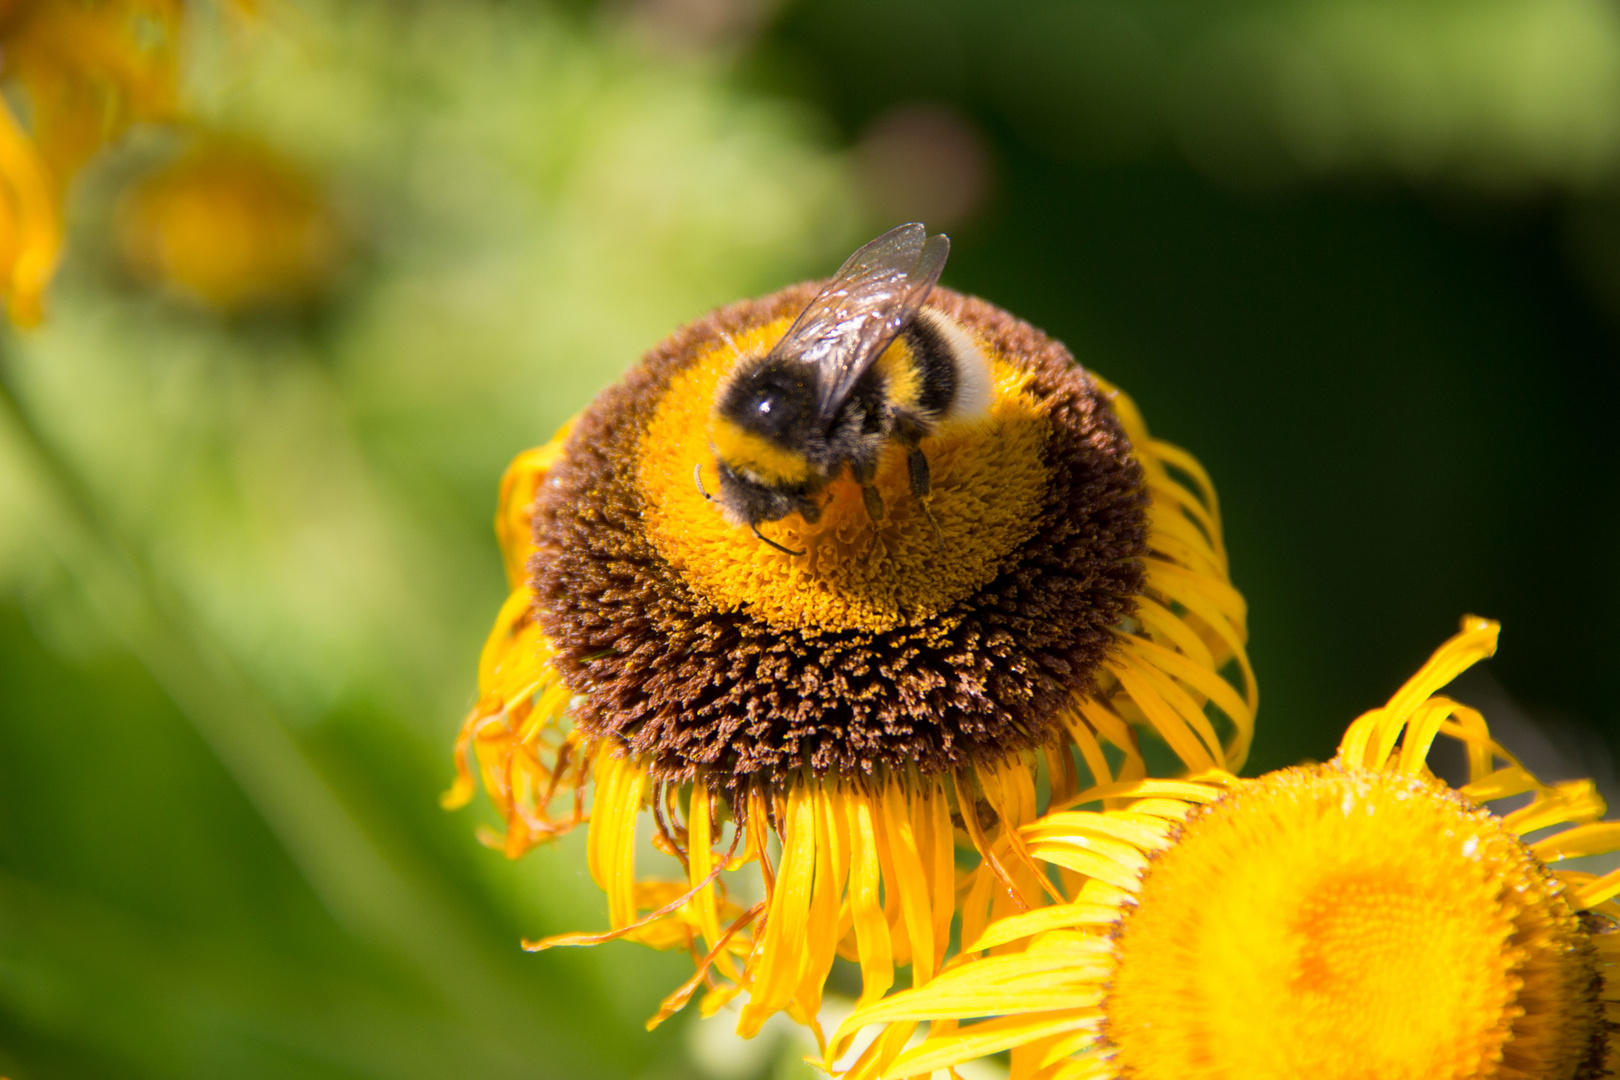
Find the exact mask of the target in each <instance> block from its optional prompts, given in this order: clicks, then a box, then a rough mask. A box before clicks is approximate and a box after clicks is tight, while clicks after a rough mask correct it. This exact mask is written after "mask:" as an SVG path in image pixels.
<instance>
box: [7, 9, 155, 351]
mask: <svg viewBox="0 0 1620 1080" xmlns="http://www.w3.org/2000/svg"><path fill="white" fill-rule="evenodd" d="M183 15H184V5H183V3H182V0H90V2H78V0H9V2H6V3H4V4H0V50H3V54H4V59H3V62H0V74H4V75H5V76H6V77H8V78H10V79H13V80H15V81H16V83H18V84H20V86H21V87H22V89H23V91H24V93H25V95H26V97H27V102H28V107H29V108H28V111H29V115H30V123H29V125H28V127H27V128H26V129H25V128H24V126H23V125H22V124H20V123H19V122H18V120H17V118H16V117H15V116H14V115H13V113H12V111H11V109H10V107H9V106H8V105H6V104H5V103H4V102H0V295H3V296H4V297H5V298H6V299H7V301H8V303H9V304H10V309H11V317H12V318H13V319H14V320H16V321H17V322H19V323H24V324H28V323H33V322H37V321H38V320H39V318H40V314H41V300H42V296H43V294H44V291H45V286H46V285H47V284H48V283H49V282H50V279H51V275H52V274H54V273H55V271H56V264H57V262H58V260H59V259H60V257H61V250H62V232H63V229H62V200H63V195H64V193H65V191H66V189H67V186H68V183H69V182H70V181H71V180H72V179H73V177H74V176H75V175H76V174H77V173H78V171H79V169H80V168H81V167H82V166H83V165H84V163H85V162H86V161H87V160H88V159H89V158H90V156H91V155H92V154H93V153H95V151H96V150H97V149H99V148H100V147H101V146H103V145H105V144H106V143H107V142H109V141H110V140H112V139H114V138H116V137H117V136H118V135H119V134H121V133H122V132H123V131H124V129H125V128H126V127H128V126H129V125H130V124H131V123H134V122H136V121H141V120H168V119H173V118H174V116H175V114H176V82H177V70H178V64H177V56H178V45H179V36H180V30H181V22H182V17H183Z"/></svg>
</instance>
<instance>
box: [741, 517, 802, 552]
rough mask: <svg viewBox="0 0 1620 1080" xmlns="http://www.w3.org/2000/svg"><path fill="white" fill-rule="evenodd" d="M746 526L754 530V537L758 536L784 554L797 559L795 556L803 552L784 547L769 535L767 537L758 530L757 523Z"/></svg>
mask: <svg viewBox="0 0 1620 1080" xmlns="http://www.w3.org/2000/svg"><path fill="white" fill-rule="evenodd" d="M748 527H749V528H750V529H752V530H754V536H755V537H756V538H758V539H760V540H763V541H764V542H765V543H767V544H769V545H771V547H773V548H775V549H776V550H777V551H780V552H781V553H782V554H784V555H792V556H793V557H794V558H795V559H797V558H799V557H801V556H803V555H804V552H802V551H794V550H793V549H792V548H786V547H783V546H782V545H781V544H778V543H777V542H776V541H775V540H772V539H771V538H770V537H768V536H766V535H765V534H764V533H762V532H760V531H759V526H758V525H757V524H750V525H749V526H748Z"/></svg>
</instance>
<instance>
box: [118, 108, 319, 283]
mask: <svg viewBox="0 0 1620 1080" xmlns="http://www.w3.org/2000/svg"><path fill="white" fill-rule="evenodd" d="M119 225H120V237H119V238H120V240H121V242H122V247H123V252H124V258H125V261H126V262H127V263H128V264H129V265H130V267H131V268H132V269H133V270H134V271H135V272H136V273H137V274H139V275H140V276H142V277H144V278H148V279H150V280H153V281H157V282H160V283H162V284H164V285H165V286H167V287H168V288H170V289H172V290H174V291H175V292H177V293H179V294H181V295H183V296H186V297H188V298H190V299H192V300H195V301H197V302H199V303H202V304H206V305H208V306H209V307H213V308H218V309H220V310H222V311H240V310H243V309H247V308H253V307H258V306H267V305H277V304H292V303H297V302H300V301H304V300H308V299H310V298H312V297H314V296H316V295H317V294H319V293H320V292H321V291H322V290H323V289H324V288H325V287H326V286H327V285H328V284H329V283H330V281H331V278H332V275H333V273H334V271H335V270H336V269H337V266H338V263H339V261H340V258H341V256H342V249H343V246H344V245H343V236H342V230H341V228H340V227H339V224H338V221H337V218H336V215H335V214H334V213H333V210H332V208H331V206H330V205H329V203H328V202H327V200H326V199H325V197H324V196H323V194H322V192H321V190H320V187H319V186H318V185H317V184H316V183H315V181H314V180H312V179H311V178H310V177H309V176H307V175H305V174H304V173H303V172H302V171H301V170H299V169H298V168H297V167H296V166H294V165H293V164H292V163H291V162H288V161H286V160H285V159H283V158H282V157H280V156H279V155H277V154H275V153H273V152H272V151H270V150H269V149H268V148H266V147H264V146H260V145H258V144H255V143H250V142H245V141H240V140H228V139H219V138H214V139H206V140H203V141H202V142H200V143H198V145H196V146H195V147H193V148H192V149H191V150H190V151H189V152H188V153H187V154H185V155H184V156H182V157H181V158H180V159H179V160H178V161H176V162H174V163H173V164H172V165H170V166H169V167H167V168H165V169H163V170H162V171H160V172H158V173H156V174H154V175H152V176H150V177H147V178H146V179H145V180H143V181H142V182H141V183H140V184H139V185H138V186H137V187H136V188H135V189H134V190H133V191H132V192H130V194H129V195H128V197H127V198H126V199H125V200H124V204H123V207H122V210H121V214H120V221H119Z"/></svg>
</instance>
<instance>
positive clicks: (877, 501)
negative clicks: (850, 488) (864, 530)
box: [849, 462, 883, 523]
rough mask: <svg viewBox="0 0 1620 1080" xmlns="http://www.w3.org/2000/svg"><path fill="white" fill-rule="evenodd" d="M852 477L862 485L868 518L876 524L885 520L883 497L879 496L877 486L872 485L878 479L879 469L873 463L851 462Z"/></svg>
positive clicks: (862, 497)
mask: <svg viewBox="0 0 1620 1080" xmlns="http://www.w3.org/2000/svg"><path fill="white" fill-rule="evenodd" d="M849 471H850V475H851V476H853V477H854V478H855V482H856V483H857V484H859V485H861V501H862V502H864V503H865V504H866V516H867V517H869V518H871V519H872V521H873V522H874V523H876V522H879V521H882V520H883V496H881V495H879V494H878V489H877V486H876V485H874V484H873V483H872V481H873V480H875V479H876V478H877V468H876V467H875V466H874V465H872V464H871V463H864V462H851V463H850V466H849Z"/></svg>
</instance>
